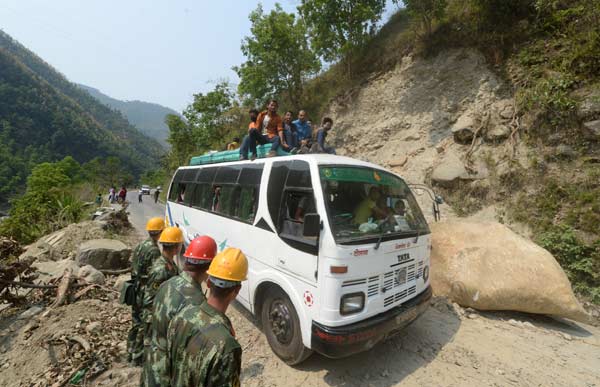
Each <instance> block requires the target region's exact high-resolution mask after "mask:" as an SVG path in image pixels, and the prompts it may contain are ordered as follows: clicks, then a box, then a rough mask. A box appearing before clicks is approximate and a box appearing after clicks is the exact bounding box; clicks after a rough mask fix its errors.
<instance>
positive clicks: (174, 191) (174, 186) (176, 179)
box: [169, 169, 184, 202]
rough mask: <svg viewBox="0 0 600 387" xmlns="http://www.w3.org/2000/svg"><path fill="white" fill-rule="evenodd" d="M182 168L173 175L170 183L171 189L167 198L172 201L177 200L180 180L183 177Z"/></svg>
mask: <svg viewBox="0 0 600 387" xmlns="http://www.w3.org/2000/svg"><path fill="white" fill-rule="evenodd" d="M183 174H184V170H183V169H180V170H178V171H177V172H176V173H175V176H173V183H171V190H170V191H169V200H170V201H172V202H174V201H177V197H178V196H179V190H180V184H179V183H180V182H181V180H182V179H183Z"/></svg>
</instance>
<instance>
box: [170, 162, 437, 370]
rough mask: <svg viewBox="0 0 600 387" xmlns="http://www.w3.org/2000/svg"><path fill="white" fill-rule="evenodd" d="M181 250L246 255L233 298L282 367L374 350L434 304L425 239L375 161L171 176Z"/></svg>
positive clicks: (205, 168)
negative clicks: (313, 356) (198, 245)
mask: <svg viewBox="0 0 600 387" xmlns="http://www.w3.org/2000/svg"><path fill="white" fill-rule="evenodd" d="M166 218H167V221H168V223H169V224H170V225H176V226H178V227H180V228H181V229H182V230H183V232H184V235H185V238H186V243H189V241H191V240H192V239H193V238H194V237H196V236H199V235H209V236H211V237H213V238H214V239H215V240H216V241H217V244H218V246H219V250H222V249H224V248H225V247H228V246H232V247H237V248H240V249H241V250H242V251H243V252H244V253H245V254H246V256H247V257H248V261H249V272H248V280H247V281H246V282H244V283H243V286H242V290H241V292H240V294H239V296H238V301H239V302H240V303H241V304H242V305H243V306H244V307H245V308H247V309H248V310H249V311H250V312H251V313H253V314H254V315H255V316H256V317H257V319H258V320H259V321H260V323H261V324H262V327H263V331H264V333H265V334H266V336H267V339H268V342H269V344H270V346H271V348H272V350H273V351H274V352H275V353H276V354H277V355H278V356H279V357H280V358H281V359H283V360H284V361H285V362H287V363H288V364H298V363H300V362H302V361H303V360H304V359H306V358H307V357H308V356H309V355H310V353H311V352H312V351H316V352H319V353H321V354H323V355H325V356H328V357H333V358H338V357H343V356H348V355H351V354H354V353H357V352H360V351H364V350H367V349H369V348H372V347H373V346H374V345H375V344H376V343H378V342H379V341H381V340H383V339H386V338H388V337H390V336H392V335H394V334H395V333H397V332H398V331H399V330H400V329H402V328H404V327H405V326H406V325H408V324H409V323H411V322H412V321H414V320H415V319H416V318H417V317H418V316H419V315H420V314H422V313H423V312H424V311H425V310H426V308H427V307H428V305H429V299H430V298H431V288H430V286H429V255H430V250H431V238H430V231H429V228H428V226H427V222H426V221H425V218H424V217H423V214H422V212H421V210H420V208H419V205H418V204H417V201H416V200H415V197H414V196H413V193H412V192H411V190H410V189H409V187H408V185H407V184H406V183H405V181H404V180H403V179H402V178H401V177H400V176H397V175H395V174H394V173H392V172H389V171H386V170H385V169H384V168H382V167H380V166H377V165H375V164H371V163H367V162H363V161H359V160H355V159H352V158H348V157H341V156H334V155H321V154H315V155H295V156H282V157H274V158H267V159H257V160H254V161H234V162H222V163H216V164H206V165H198V166H186V167H181V168H179V169H178V170H177V172H176V173H175V175H174V177H173V181H172V182H171V185H170V188H169V193H168V201H167V208H166Z"/></svg>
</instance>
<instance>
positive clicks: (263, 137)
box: [240, 99, 287, 160]
mask: <svg viewBox="0 0 600 387" xmlns="http://www.w3.org/2000/svg"><path fill="white" fill-rule="evenodd" d="M278 107H279V104H278V103H277V101H276V100H274V99H272V100H270V101H269V103H268V104H267V110H265V111H262V112H261V113H260V114H259V115H258V117H257V119H256V127H250V128H249V129H248V135H247V136H246V137H244V141H243V143H242V146H241V147H240V160H247V159H248V150H250V153H251V156H250V158H251V159H252V160H254V159H255V158H256V144H257V143H258V144H260V145H265V144H268V143H271V144H272V145H271V150H270V151H269V153H268V154H267V157H274V156H277V149H278V148H279V146H280V145H281V144H283V145H284V146H287V143H286V142H285V138H284V136H283V121H282V119H281V116H280V115H279V114H277V108H278Z"/></svg>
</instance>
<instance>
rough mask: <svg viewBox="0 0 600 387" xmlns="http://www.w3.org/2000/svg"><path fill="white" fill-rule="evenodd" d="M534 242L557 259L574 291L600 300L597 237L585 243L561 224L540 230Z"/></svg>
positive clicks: (594, 299) (599, 266)
mask: <svg viewBox="0 0 600 387" xmlns="http://www.w3.org/2000/svg"><path fill="white" fill-rule="evenodd" d="M537 242H538V244H539V245H540V246H542V247H543V248H545V249H546V250H548V251H550V252H551V253H552V254H553V255H554V257H555V258H556V259H557V260H558V262H559V263H560V265H561V266H562V268H563V269H564V270H565V272H566V273H567V276H568V277H569V280H570V281H571V283H572V284H573V287H574V289H575V291H576V292H578V293H581V294H583V295H586V296H589V297H591V299H592V301H593V302H595V303H600V240H599V241H597V242H596V243H594V244H593V245H586V244H585V243H583V242H581V241H580V240H579V239H578V238H577V237H576V235H575V232H574V230H573V229H572V228H571V227H568V226H564V225H561V226H557V227H554V228H552V229H551V230H548V231H546V232H544V233H542V234H541V235H540V236H539V238H538V241H537Z"/></svg>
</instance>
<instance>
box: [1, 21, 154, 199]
mask: <svg viewBox="0 0 600 387" xmlns="http://www.w3.org/2000/svg"><path fill="white" fill-rule="evenodd" d="M0 69H1V71H0V206H6V203H7V201H8V199H9V197H10V196H11V195H14V194H15V193H18V192H19V191H20V189H22V187H23V186H24V183H25V179H26V177H27V176H28V175H29V173H30V171H31V168H32V167H33V166H34V165H35V164H38V163H40V162H45V161H56V160H60V159H62V158H64V157H65V156H68V155H71V156H73V158H75V160H77V161H78V162H80V163H84V162H87V161H90V160H91V159H94V158H97V157H102V158H105V157H110V156H114V157H117V158H118V159H119V160H120V163H121V166H122V167H123V168H124V169H126V170H128V171H129V172H130V173H132V174H133V175H134V176H137V175H139V174H141V173H143V172H144V171H146V170H151V169H154V168H156V167H157V166H158V160H159V157H160V155H161V154H162V152H163V148H162V146H161V145H160V144H159V143H158V142H157V141H156V140H154V139H151V138H149V137H147V136H146V135H144V134H143V133H141V132H140V131H139V130H138V129H136V128H135V127H134V126H132V125H131V124H130V123H129V122H128V121H127V119H125V118H124V117H123V116H122V115H121V114H120V113H118V112H116V111H114V110H112V109H110V108H109V107H107V106H105V105H104V104H102V103H100V102H99V101H98V100H96V99H95V98H94V97H92V96H91V95H90V94H89V93H87V92H86V91H84V90H82V89H81V88H79V87H77V86H76V85H75V84H73V83H71V82H69V81H68V80H67V79H66V78H65V77H64V76H63V75H62V74H60V73H59V72H58V71H56V70H55V69H54V68H52V67H51V66H50V65H48V64H47V63H46V62H44V61H43V60H42V59H41V58H39V57H38V56H37V55H35V54H34V53H32V52H31V51H29V50H28V49H27V48H25V47H24V46H22V45H21V44H20V43H18V42H17V41H15V40H14V39H12V38H11V37H10V36H9V35H7V34H6V33H4V32H2V31H0Z"/></svg>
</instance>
